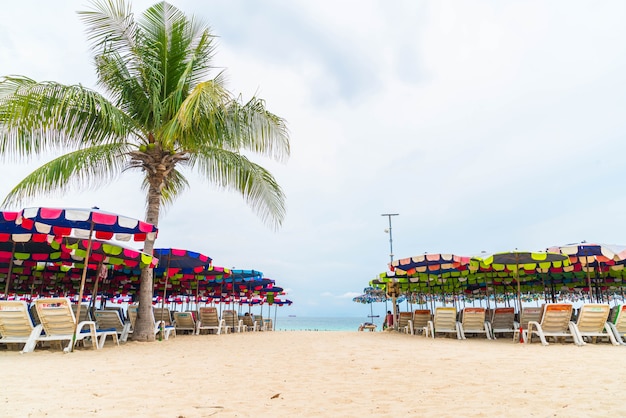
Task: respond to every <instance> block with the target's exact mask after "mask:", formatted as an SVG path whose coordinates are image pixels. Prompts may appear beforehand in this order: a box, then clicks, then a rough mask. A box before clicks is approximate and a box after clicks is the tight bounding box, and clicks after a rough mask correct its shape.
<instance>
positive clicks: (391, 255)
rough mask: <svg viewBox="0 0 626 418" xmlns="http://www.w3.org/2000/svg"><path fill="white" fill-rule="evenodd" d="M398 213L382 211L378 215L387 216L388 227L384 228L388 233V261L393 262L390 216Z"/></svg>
mask: <svg viewBox="0 0 626 418" xmlns="http://www.w3.org/2000/svg"><path fill="white" fill-rule="evenodd" d="M398 215H399V213H383V214H382V215H380V216H386V217H387V218H389V229H387V230H385V232H388V233H389V262H390V263H393V237H392V235H391V217H392V216H398Z"/></svg>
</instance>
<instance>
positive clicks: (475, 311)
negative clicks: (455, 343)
mask: <svg viewBox="0 0 626 418" xmlns="http://www.w3.org/2000/svg"><path fill="white" fill-rule="evenodd" d="M485 314H486V312H485V308H465V309H463V317H462V319H461V323H462V324H463V330H465V331H470V330H484V329H485Z"/></svg>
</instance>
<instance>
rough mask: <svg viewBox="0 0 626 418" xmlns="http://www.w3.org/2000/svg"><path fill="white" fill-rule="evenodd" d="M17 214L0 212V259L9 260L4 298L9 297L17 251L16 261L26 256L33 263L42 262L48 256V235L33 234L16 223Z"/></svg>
mask: <svg viewBox="0 0 626 418" xmlns="http://www.w3.org/2000/svg"><path fill="white" fill-rule="evenodd" d="M18 215H19V212H7V211H0V258H2V259H8V260H9V267H8V270H9V271H8V273H7V279H6V282H5V286H4V295H5V298H8V296H9V290H10V285H11V276H12V269H13V262H14V259H15V258H16V257H15V254H16V251H17V254H18V259H19V260H24V259H25V257H26V256H27V255H28V258H29V259H32V260H34V261H43V260H45V259H46V258H47V256H46V254H47V255H48V256H50V251H51V250H50V248H49V246H47V240H48V235H47V234H38V233H33V232H32V231H30V230H28V229H26V228H24V227H22V226H21V225H18V224H17V223H16V220H17V217H18Z"/></svg>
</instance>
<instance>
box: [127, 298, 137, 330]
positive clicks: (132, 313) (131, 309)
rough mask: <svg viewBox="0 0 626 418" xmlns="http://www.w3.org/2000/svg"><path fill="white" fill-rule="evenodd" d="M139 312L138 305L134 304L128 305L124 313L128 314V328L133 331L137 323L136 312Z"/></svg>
mask: <svg viewBox="0 0 626 418" xmlns="http://www.w3.org/2000/svg"><path fill="white" fill-rule="evenodd" d="M138 311H139V305H137V304H136V303H134V304H132V305H128V309H127V310H126V312H127V313H128V320H129V321H130V327H131V328H132V329H135V322H137V312H138Z"/></svg>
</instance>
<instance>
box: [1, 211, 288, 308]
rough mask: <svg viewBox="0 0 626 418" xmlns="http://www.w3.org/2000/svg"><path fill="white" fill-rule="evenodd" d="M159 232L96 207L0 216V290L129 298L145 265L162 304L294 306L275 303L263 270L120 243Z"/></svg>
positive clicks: (188, 253) (272, 286)
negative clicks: (230, 266) (226, 265)
mask: <svg viewBox="0 0 626 418" xmlns="http://www.w3.org/2000/svg"><path fill="white" fill-rule="evenodd" d="M156 234H157V228H156V227H155V226H154V225H151V224H148V223H145V222H142V221H139V220H136V219H131V218H128V217H125V216H121V215H117V214H112V213H109V212H104V211H101V210H100V209H98V208H91V209H59V208H27V209H23V210H22V211H20V212H0V286H1V284H2V283H3V282H4V292H2V288H1V287H0V293H3V295H4V297H5V298H8V297H9V294H11V293H12V294H14V295H15V296H14V297H20V295H21V298H25V297H29V298H31V297H37V296H48V295H64V296H70V297H76V298H77V300H85V299H89V298H86V297H84V292H85V287H86V286H87V287H89V290H90V292H91V295H99V294H100V295H103V296H105V297H110V298H118V297H121V298H123V300H125V301H129V298H128V296H132V295H134V294H135V293H136V292H137V291H138V290H139V283H140V275H141V269H142V268H144V267H150V268H153V269H154V290H155V294H156V295H157V299H158V301H161V302H163V301H165V300H167V301H171V300H183V299H185V300H186V301H190V300H193V301H198V302H200V301H203V302H205V303H207V302H211V303H220V302H221V303H235V302H236V303H240V304H248V305H253V304H264V303H268V304H270V305H271V304H276V305H282V304H291V301H289V300H286V299H280V298H279V295H282V294H284V292H283V288H282V287H279V286H276V284H275V282H274V280H272V279H268V278H265V277H263V273H262V272H260V271H256V270H231V269H227V268H223V267H217V266H213V265H212V260H211V258H210V257H208V256H206V255H203V254H201V253H198V252H194V251H189V250H184V249H173V248H163V249H155V250H154V251H153V253H152V254H146V253H144V252H142V251H140V250H136V249H133V248H130V247H128V246H125V245H124V244H122V243H120V242H117V241H129V240H131V239H132V240H133V241H135V242H141V241H145V240H146V239H147V238H151V239H154V238H156ZM112 239H115V240H117V241H116V242H114V241H112ZM26 295H28V296H26ZM92 299H95V298H92Z"/></svg>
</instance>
